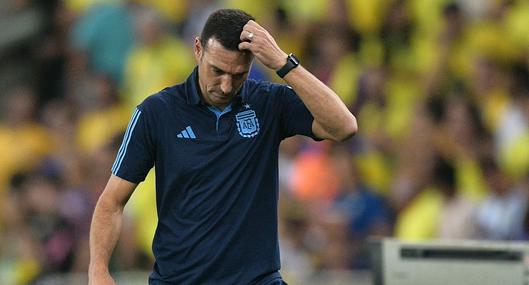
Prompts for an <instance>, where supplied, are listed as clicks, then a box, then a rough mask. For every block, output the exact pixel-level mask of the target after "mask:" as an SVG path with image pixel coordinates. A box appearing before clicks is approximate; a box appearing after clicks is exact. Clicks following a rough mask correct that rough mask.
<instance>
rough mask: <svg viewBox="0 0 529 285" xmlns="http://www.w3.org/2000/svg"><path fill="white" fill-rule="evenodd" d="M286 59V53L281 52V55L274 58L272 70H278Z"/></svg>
mask: <svg viewBox="0 0 529 285" xmlns="http://www.w3.org/2000/svg"><path fill="white" fill-rule="evenodd" d="M287 59H288V54H286V53H284V52H283V55H281V57H279V58H278V59H277V60H276V63H275V64H274V65H273V67H272V69H273V70H274V71H278V70H279V69H281V67H283V66H284V65H285V64H286V63H287Z"/></svg>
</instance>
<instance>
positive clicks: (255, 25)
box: [246, 20, 261, 28]
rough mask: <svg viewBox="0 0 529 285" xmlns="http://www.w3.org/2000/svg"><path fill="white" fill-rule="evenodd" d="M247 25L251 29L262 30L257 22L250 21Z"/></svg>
mask: <svg viewBox="0 0 529 285" xmlns="http://www.w3.org/2000/svg"><path fill="white" fill-rule="evenodd" d="M246 25H249V26H250V27H255V28H260V27H261V25H259V24H258V23H257V22H256V21H254V20H250V21H248V22H247V23H246Z"/></svg>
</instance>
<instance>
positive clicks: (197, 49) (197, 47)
mask: <svg viewBox="0 0 529 285" xmlns="http://www.w3.org/2000/svg"><path fill="white" fill-rule="evenodd" d="M193 50H194V52H195V60H196V61H197V64H198V63H199V62H200V59H201V58H202V53H203V52H204V49H203V48H202V44H201V43H200V38H199V37H195V45H194V48H193Z"/></svg>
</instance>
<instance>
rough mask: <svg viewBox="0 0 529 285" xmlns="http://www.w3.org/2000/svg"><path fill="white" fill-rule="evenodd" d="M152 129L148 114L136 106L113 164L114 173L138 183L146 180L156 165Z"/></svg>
mask: <svg viewBox="0 0 529 285" xmlns="http://www.w3.org/2000/svg"><path fill="white" fill-rule="evenodd" d="M152 129H153V128H151V127H150V126H149V118H148V116H147V114H146V113H145V112H144V111H142V110H140V109H139V108H136V109H135V110H134V112H133V113H132V117H131V119H130V122H129V125H128V126H127V130H126V131H125V135H124V137H123V142H122V143H121V146H120V148H119V150H118V154H117V157H116V160H115V161H114V164H113V165H112V174H114V175H116V176H118V177H121V178H123V179H125V180H127V181H129V182H132V183H136V184H137V183H140V182H142V181H143V180H145V177H146V176H147V173H148V172H149V170H150V169H151V168H152V167H153V165H154V157H155V155H154V153H155V151H154V143H153V138H152V135H151V134H150V130H152Z"/></svg>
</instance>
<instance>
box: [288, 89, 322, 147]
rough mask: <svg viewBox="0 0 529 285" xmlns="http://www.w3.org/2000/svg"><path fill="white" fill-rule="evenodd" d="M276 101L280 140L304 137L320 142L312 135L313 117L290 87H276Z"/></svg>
mask: <svg viewBox="0 0 529 285" xmlns="http://www.w3.org/2000/svg"><path fill="white" fill-rule="evenodd" d="M278 101H279V104H280V110H281V120H280V122H281V130H282V134H281V138H282V139H284V138H288V137H291V136H294V135H304V136H308V137H311V138H313V139H314V140H320V139H318V138H317V137H316V136H315V135H314V134H313V133H312V122H313V121H314V117H313V116H312V114H311V113H310V112H309V110H308V109H307V107H306V106H305V104H304V103H303V101H301V99H300V98H299V97H298V95H297V94H296V92H294V90H293V89H292V88H291V87H290V86H287V85H279V86H278Z"/></svg>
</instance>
